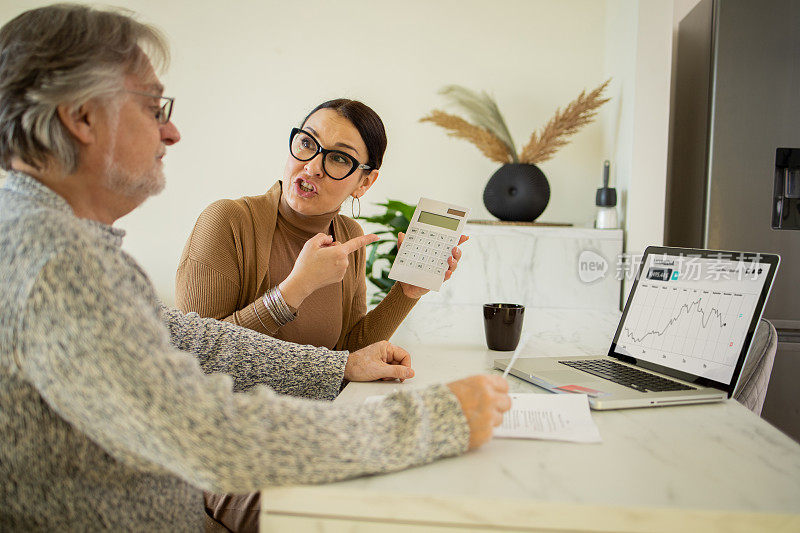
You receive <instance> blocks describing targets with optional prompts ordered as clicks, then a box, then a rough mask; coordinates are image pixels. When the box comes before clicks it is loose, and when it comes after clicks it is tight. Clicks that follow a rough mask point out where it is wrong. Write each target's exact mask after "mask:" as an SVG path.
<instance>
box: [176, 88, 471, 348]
mask: <svg viewBox="0 0 800 533" xmlns="http://www.w3.org/2000/svg"><path fill="white" fill-rule="evenodd" d="M385 150H386V132H385V130H384V127H383V122H382V121H381V119H380V117H378V115H377V114H376V113H375V112H374V111H373V110H372V109H370V108H369V107H368V106H366V105H365V104H363V103H361V102H358V101H354V100H348V99H337V100H330V101H327V102H324V103H322V104H320V105H319V106H317V107H316V108H314V110H312V111H311V113H309V114H308V116H306V118H305V119H304V120H303V122H302V124H301V126H300V128H294V129H293V130H292V132H291V136H290V155H289V157H288V159H287V161H286V167H285V170H284V175H283V178H282V179H281V180H280V181H279V182H277V183H275V185H273V186H272V188H270V189H269V190H268V191H267V193H266V194H264V195H261V196H249V197H244V198H240V199H238V200H219V201H217V202H214V203H213V204H211V205H210V206H208V207H207V208H206V209H205V210H204V211H203V213H202V214H201V215H200V217H199V218H198V220H197V223H196V224H195V227H194V230H193V231H192V234H191V235H190V237H189V240H188V241H187V243H186V246H185V248H184V250H183V254H182V256H181V260H180V263H179V267H178V273H177V277H176V283H175V290H176V304H177V306H178V307H179V308H180V309H181V310H183V311H184V312H189V311H194V312H197V313H199V314H200V315H201V316H204V317H213V318H216V319H219V320H226V321H229V322H233V323H235V324H238V325H240V326H244V327H247V328H249V329H253V330H256V331H259V332H261V333H266V334H268V335H270V336H272V337H276V338H279V339H283V340H286V341H291V342H297V343H301V344H313V345H315V346H325V347H327V348H331V349H336V350H357V349H359V348H361V347H363V346H367V345H369V344H372V343H374V342H377V341H381V340H387V339H388V338H389V337H390V336H391V335H392V333H394V331H395V330H396V329H397V327H398V326H399V325H400V323H401V322H402V320H403V319H404V318H405V317H406V315H407V314H408V312H409V311H410V310H411V308H412V307H413V306H414V304H415V303H416V302H417V300H418V299H419V297H420V296H422V295H423V294H425V293H426V292H428V291H427V290H426V289H423V288H421V287H416V286H413V285H409V284H406V283H396V284H395V285H394V287H392V289H391V290H390V291H389V294H388V295H387V296H386V298H384V300H383V301H382V302H381V303H380V304H379V305H378V306H377V307H376V308H375V309H373V310H372V311H370V312H369V313H367V312H366V310H367V306H366V274H365V265H366V252H365V249H364V245H365V244H367V243H368V242H372V241H373V240H374V239H376V237H370V236H367V237H362V238H361V239H357V240H354V239H356V238H357V237H360V236H362V235H363V233H364V232H363V230H362V229H361V226H360V225H359V224H358V223H357V222H356V221H354V220H352V219H351V218H348V217H346V216H343V215H340V214H338V213H339V209H340V207H341V205H342V203H343V202H344V201H345V200H346V199H347V198H348V197H352V198H353V202H357V203H358V202H359V199H360V198H361V196H363V195H364V193H366V192H367V190H368V189H369V188H370V187H371V186H372V184H373V183H375V180H376V179H377V178H378V169H379V168H380V166H381V163H382V161H383V153H384V151H385ZM359 205H360V203H359ZM359 210H360V209H359ZM463 240H466V237H462V242H463ZM349 241H352V242H349ZM343 243H346V244H347V245H348V246H349V247H350V248H357V249H356V250H355V251H354V252H353V253H352V254H348V253H346V251H349V250H345V249H346V248H347V247H345V246H342V245H343ZM460 257H461V251H460V250H459V249H458V248H454V249H453V251H452V256H451V257H450V258H449V259H448V263H449V270H448V272H447V273H446V275H445V279H448V278H449V277H450V275H451V274H452V272H453V271H454V270H455V268H456V265H457V263H458V259H459V258H460Z"/></svg>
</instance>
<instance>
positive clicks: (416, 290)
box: [397, 231, 469, 300]
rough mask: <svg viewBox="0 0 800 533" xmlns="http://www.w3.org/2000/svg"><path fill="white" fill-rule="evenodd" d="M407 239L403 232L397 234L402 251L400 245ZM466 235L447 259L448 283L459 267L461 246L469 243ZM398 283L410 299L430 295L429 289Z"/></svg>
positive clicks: (445, 276) (446, 273)
mask: <svg viewBox="0 0 800 533" xmlns="http://www.w3.org/2000/svg"><path fill="white" fill-rule="evenodd" d="M405 238H406V234H405V233H403V232H402V231H401V232H400V233H398V234H397V248H398V250H399V249H400V245H402V244H403V241H404V240H405ZM467 239H469V237H467V236H466V235H462V236H461V238H460V239H459V240H458V244H457V245H455V246H454V247H453V249H452V250H451V254H452V255H451V256H450V257H448V258H447V272H445V273H444V280H445V281H447V280H448V279H450V276H452V275H453V272H455V271H456V267H458V260H459V259H461V249H460V248H459V246H461V245H462V244H464V243H465V242H467ZM397 283H399V284H400V288H401V289H403V294H405V295H406V296H407V297H409V298H413V299H414V300H416V299H417V298H420V297H421V296H422V295H423V294H426V293H428V292H429V291H428V289H425V288H423V287H417V286H416V285H410V284H408V283H404V282H402V281H398V282H397Z"/></svg>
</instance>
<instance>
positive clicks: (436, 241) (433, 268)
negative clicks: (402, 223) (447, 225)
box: [396, 228, 458, 276]
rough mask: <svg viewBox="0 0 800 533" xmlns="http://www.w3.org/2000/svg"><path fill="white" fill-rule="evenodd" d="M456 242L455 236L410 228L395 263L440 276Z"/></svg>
mask: <svg viewBox="0 0 800 533" xmlns="http://www.w3.org/2000/svg"><path fill="white" fill-rule="evenodd" d="M457 242H458V237H457V236H453V235H447V234H445V233H440V232H438V231H432V230H428V229H420V228H410V229H409V230H408V234H407V235H406V238H405V241H403V245H402V246H401V247H400V252H399V253H398V254H397V259H396V261H397V264H398V265H403V266H405V267H408V268H413V269H416V270H420V271H422V272H427V273H429V274H436V275H439V276H442V275H444V273H445V272H447V268H448V265H447V258H448V257H450V255H451V250H452V249H453V246H455V245H456V243H457Z"/></svg>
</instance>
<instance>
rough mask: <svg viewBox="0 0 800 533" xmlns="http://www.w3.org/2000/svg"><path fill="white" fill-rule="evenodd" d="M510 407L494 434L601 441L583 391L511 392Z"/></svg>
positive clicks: (517, 437)
mask: <svg viewBox="0 0 800 533" xmlns="http://www.w3.org/2000/svg"><path fill="white" fill-rule="evenodd" d="M509 396H511V409H510V410H509V411H508V412H506V414H505V415H504V416H503V424H502V425H501V426H500V427H498V428H495V430H494V436H495V437H499V438H509V439H546V440H565V441H571V442H601V441H602V439H601V438H600V431H599V430H598V429H597V426H596V425H595V423H594V420H592V415H591V412H590V411H589V399H588V397H587V396H586V395H585V394H522V393H519V394H510V395H509Z"/></svg>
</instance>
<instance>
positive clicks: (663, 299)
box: [609, 247, 779, 393]
mask: <svg viewBox="0 0 800 533" xmlns="http://www.w3.org/2000/svg"><path fill="white" fill-rule="evenodd" d="M778 261H779V259H778V257H777V256H775V255H768V254H743V253H738V252H717V251H708V250H693V249H683V248H666V247H650V248H648V249H647V252H645V255H644V257H643V258H642V264H641V268H640V269H639V271H638V275H637V277H636V280H635V281H634V285H633V287H632V288H631V292H630V295H629V296H628V301H627V303H626V305H625V310H624V312H623V315H622V318H621V319H620V323H619V326H618V328H617V333H616V335H615V336H614V342H613V343H612V345H611V350H610V352H609V355H610V356H612V357H619V358H623V359H625V360H627V361H628V362H632V363H635V364H637V365H640V366H643V367H646V368H650V369H652V370H657V371H659V372H662V373H665V374H668V375H672V376H674V377H676V378H679V379H683V380H686V381H690V382H696V383H697V384H698V385H705V386H713V387H716V388H721V389H725V390H727V391H728V392H729V393H730V392H732V389H733V386H734V385H735V383H736V379H737V378H738V375H739V372H740V371H741V367H742V365H743V364H744V359H745V356H746V354H747V349H748V347H749V344H750V341H751V339H752V337H753V334H754V332H755V328H756V326H757V325H758V321H759V320H760V318H761V314H762V311H763V308H764V303H765V302H766V299H767V296H768V294H769V289H770V287H771V285H772V279H773V277H774V276H775V270H776V269H777V266H778Z"/></svg>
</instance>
